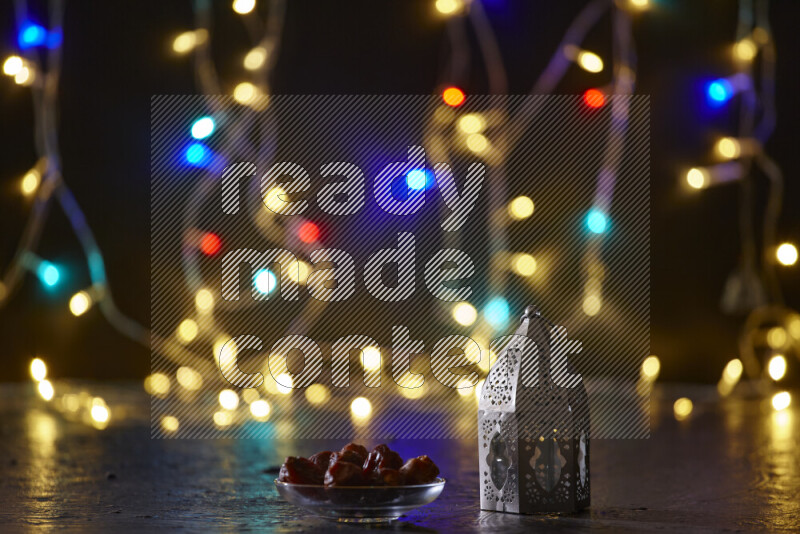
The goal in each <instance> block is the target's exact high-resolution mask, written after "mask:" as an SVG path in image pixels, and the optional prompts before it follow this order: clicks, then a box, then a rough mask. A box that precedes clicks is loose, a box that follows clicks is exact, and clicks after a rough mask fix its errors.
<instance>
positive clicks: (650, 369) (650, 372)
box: [642, 355, 661, 382]
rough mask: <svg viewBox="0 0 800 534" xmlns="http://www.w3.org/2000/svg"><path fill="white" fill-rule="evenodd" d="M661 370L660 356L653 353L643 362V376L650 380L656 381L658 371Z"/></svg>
mask: <svg viewBox="0 0 800 534" xmlns="http://www.w3.org/2000/svg"><path fill="white" fill-rule="evenodd" d="M660 372H661V360H659V359H658V356H655V355H651V356H648V357H647V358H645V359H644V361H643V362H642V378H644V379H645V380H649V381H651V382H652V381H654V380H655V379H656V378H658V373H660Z"/></svg>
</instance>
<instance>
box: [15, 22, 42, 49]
mask: <svg viewBox="0 0 800 534" xmlns="http://www.w3.org/2000/svg"><path fill="white" fill-rule="evenodd" d="M46 39H47V30H45V29H44V28H43V27H42V26H40V25H39V24H35V23H33V22H24V23H23V24H22V26H20V30H19V35H18V36H17V44H19V47H20V48H21V49H23V50H27V49H28V48H33V47H34V46H41V45H43V44H44V42H45V40H46Z"/></svg>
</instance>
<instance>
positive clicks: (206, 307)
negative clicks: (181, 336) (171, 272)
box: [194, 289, 214, 313]
mask: <svg viewBox="0 0 800 534" xmlns="http://www.w3.org/2000/svg"><path fill="white" fill-rule="evenodd" d="M194 306H195V308H197V311H198V312H200V313H211V311H212V310H213V309H214V295H213V294H212V293H211V291H209V290H208V289H201V290H200V291H198V292H197V294H196V295H195V296H194Z"/></svg>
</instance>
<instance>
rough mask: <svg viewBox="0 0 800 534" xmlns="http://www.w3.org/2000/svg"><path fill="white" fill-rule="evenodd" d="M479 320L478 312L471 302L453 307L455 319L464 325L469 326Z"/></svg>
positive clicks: (460, 303)
mask: <svg viewBox="0 0 800 534" xmlns="http://www.w3.org/2000/svg"><path fill="white" fill-rule="evenodd" d="M477 318H478V310H476V309H475V306H473V305H472V304H470V303H469V302H459V303H458V304H456V305H455V306H453V319H455V321H456V322H457V323H458V324H460V325H462V326H469V325H471V324H473V323H474V322H475V320H476V319H477Z"/></svg>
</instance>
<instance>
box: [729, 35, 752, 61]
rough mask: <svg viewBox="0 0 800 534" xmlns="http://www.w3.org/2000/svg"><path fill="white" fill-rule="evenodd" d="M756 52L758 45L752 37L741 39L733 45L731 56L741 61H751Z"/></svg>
mask: <svg viewBox="0 0 800 534" xmlns="http://www.w3.org/2000/svg"><path fill="white" fill-rule="evenodd" d="M756 54H758V47H757V46H756V43H754V42H753V40H752V39H747V38H745V39H742V40H741V41H739V42H738V43H736V44H735V45H733V57H735V58H736V59H738V60H741V61H752V60H753V59H754V58H755V57H756Z"/></svg>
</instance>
